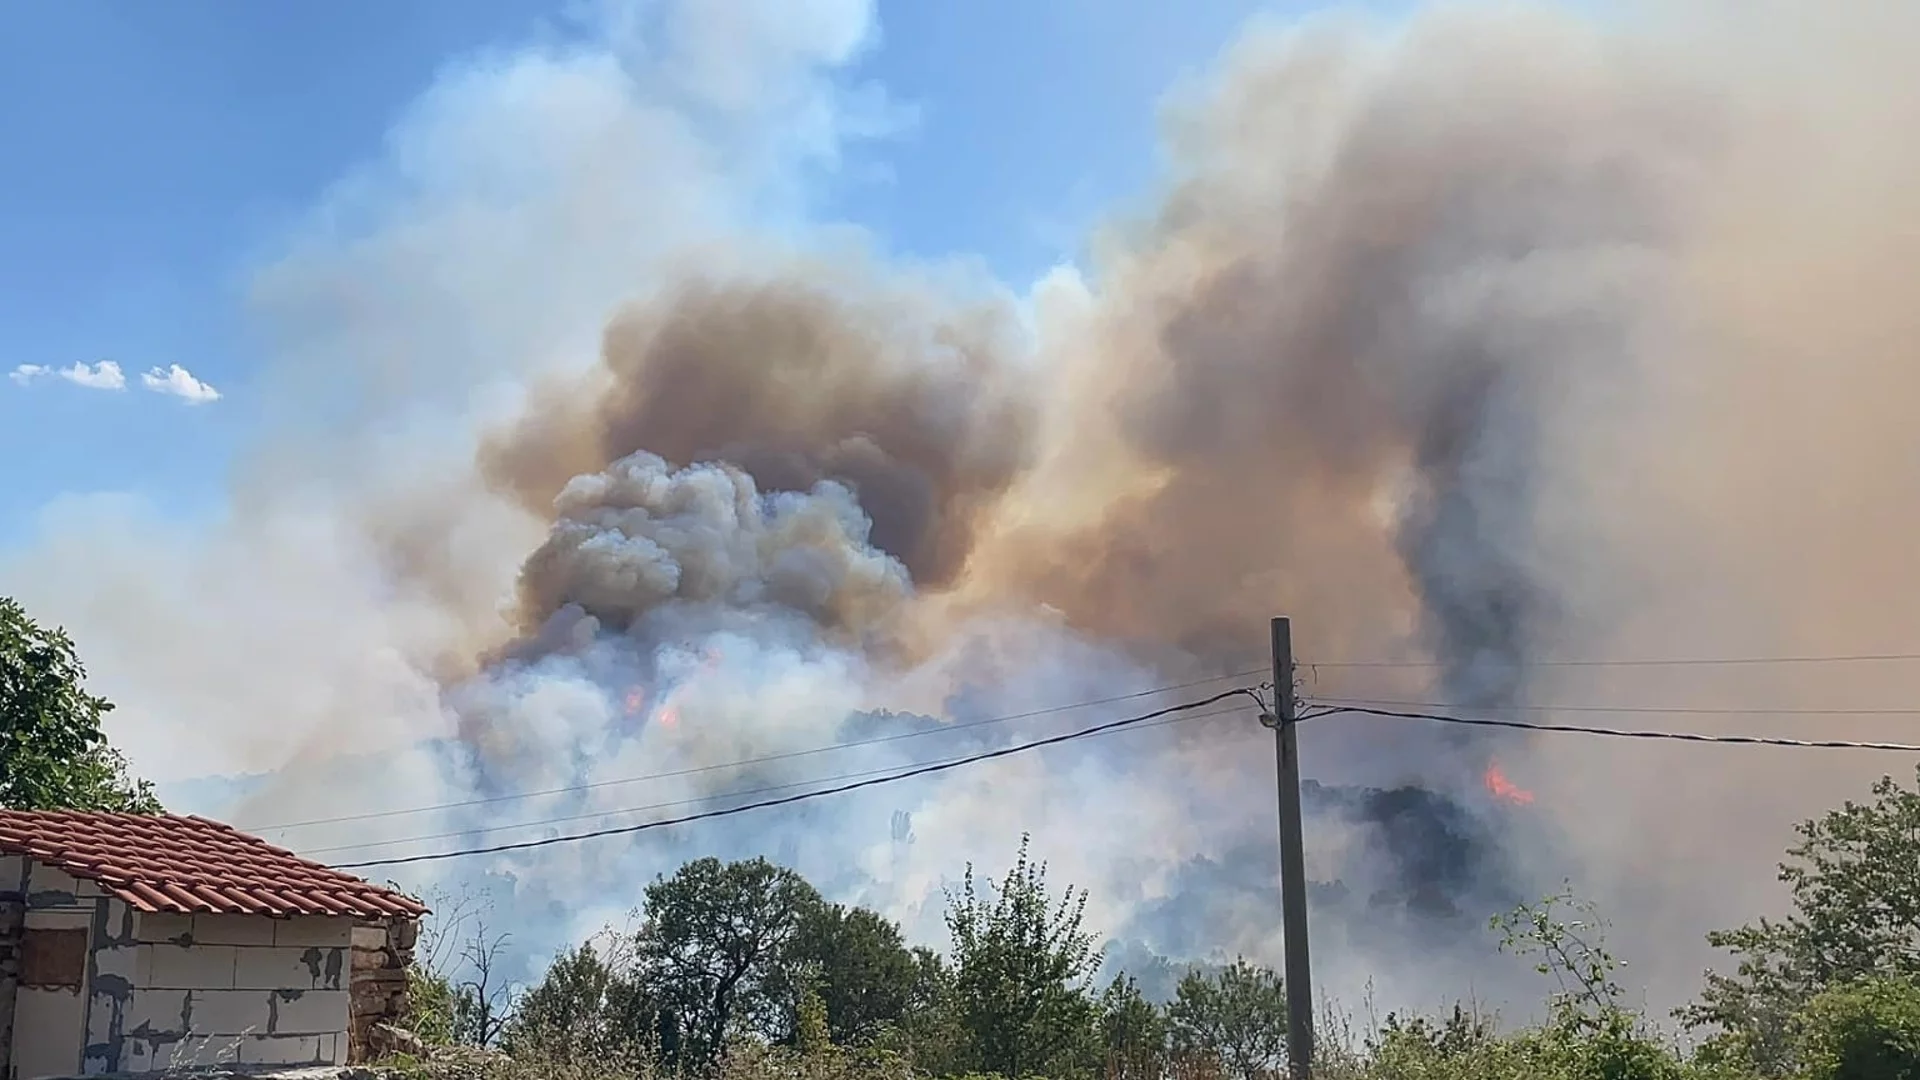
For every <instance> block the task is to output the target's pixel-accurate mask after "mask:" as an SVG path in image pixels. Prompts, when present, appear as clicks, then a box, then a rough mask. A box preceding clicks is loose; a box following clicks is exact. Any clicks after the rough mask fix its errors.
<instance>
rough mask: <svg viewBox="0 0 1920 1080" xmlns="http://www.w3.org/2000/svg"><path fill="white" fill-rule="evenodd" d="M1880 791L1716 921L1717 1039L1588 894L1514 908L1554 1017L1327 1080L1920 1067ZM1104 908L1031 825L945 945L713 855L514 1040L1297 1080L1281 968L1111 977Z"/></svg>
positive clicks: (1454, 1024) (1386, 1032)
mask: <svg viewBox="0 0 1920 1080" xmlns="http://www.w3.org/2000/svg"><path fill="white" fill-rule="evenodd" d="M1873 791H1874V793H1875V796H1876V801H1875V802H1873V803H1872V804H1870V805H1863V806H1856V805H1852V804H1849V805H1847V806H1844V807H1842V808H1841V809H1839V810H1837V811H1835V812H1834V813H1832V814H1830V815H1827V816H1826V817H1823V818H1821V819H1819V820H1817V821H1813V822H1809V823H1807V824H1806V825H1805V826H1803V827H1802V828H1801V829H1800V831H1799V842H1798V843H1796V844H1795V845H1794V847H1793V848H1792V849H1791V851H1790V852H1789V862H1788V864H1787V865H1786V866H1785V867H1784V868H1783V877H1785V878H1786V880H1787V881H1788V882H1789V884H1790V885H1792V887H1793V896H1794V907H1793V909H1792V911H1791V912H1790V913H1789V914H1788V915H1787V916H1786V917H1785V918H1783V919H1781V920H1779V921H1766V922H1762V923H1759V924H1756V925H1754V926H1752V927H1747V928H1743V929H1742V930H1740V931H1735V932H1731V933H1729V934H1726V935H1715V940H1716V941H1719V942H1721V943H1722V944H1728V945H1731V946H1738V947H1739V948H1740V949H1741V950H1744V951H1742V952H1741V954H1740V955H1741V956H1742V961H1743V962H1742V966H1741V968H1740V970H1739V971H1737V972H1736V973H1735V974H1733V975H1730V976H1725V977H1720V978H1716V979H1715V980H1714V981H1713V982H1712V983H1711V984H1710V986H1709V993H1708V995H1707V996H1706V997H1705V998H1703V1000H1702V1002H1701V1004H1700V1006H1698V1013H1697V1015H1699V1016H1703V1017H1707V1018H1709V1021H1710V1022H1712V1023H1715V1024H1718V1025H1719V1027H1718V1028H1717V1031H1718V1034H1719V1037H1718V1038H1716V1039H1715V1040H1712V1041H1710V1042H1709V1043H1708V1044H1707V1045H1705V1046H1704V1047H1701V1048H1697V1049H1686V1048H1682V1047H1681V1046H1680V1045H1678V1044H1677V1043H1676V1042H1675V1041H1673V1040H1672V1039H1671V1038H1670V1037H1669V1036H1667V1035H1665V1034H1663V1033H1662V1032H1661V1031H1660V1030H1659V1029H1658V1028H1656V1027H1655V1026H1654V1025H1653V1024H1652V1023H1651V1022H1650V1021H1649V1020H1648V1019H1647V1018H1646V1017H1645V1016H1644V1015H1643V1014H1642V1013H1640V1012H1639V1011H1637V1010H1634V1009H1632V1008H1629V1007H1628V1005H1627V1004H1626V994H1625V993H1624V991H1623V989H1622V987H1621V985H1620V982H1621V976H1620V972H1621V971H1622V968H1623V965H1622V962H1621V961H1620V960H1619V959H1617V958H1616V957H1615V956H1614V955H1613V954H1612V953H1611V952H1610V951H1609V950H1608V948H1607V945H1606V940H1605V930H1606V926H1605V924H1604V922H1603V921H1602V920H1601V919H1600V918H1599V917H1598V915H1597V913H1596V912H1595V910H1594V909H1593V907H1592V906H1591V905H1589V904H1586V903H1583V902H1582V901H1581V900H1580V899H1579V898H1578V897H1576V896H1575V895H1574V893H1573V892H1572V891H1571V889H1570V888H1569V889H1566V890H1563V891H1561V892H1558V893H1555V894H1553V895H1550V896H1547V897H1545V898H1544V899H1542V900H1540V901H1539V902H1536V903H1533V904H1526V905H1522V906H1520V907H1518V908H1516V909H1514V910H1513V911H1511V912H1508V913H1506V914H1504V915H1499V916H1495V917H1494V918H1492V919H1491V920H1490V921H1489V925H1490V929H1491V930H1492V931H1493V932H1494V933H1495V934H1496V935H1498V937H1499V939H1500V944H1501V946H1502V948H1503V949H1504V950H1505V951H1507V952H1509V953H1511V954H1513V955H1515V956H1517V957H1520V958H1522V959H1523V960H1525V961H1527V962H1529V963H1531V964H1532V965H1533V966H1534V968H1535V970H1537V971H1538V972H1539V973H1541V975H1543V976H1544V977H1546V978H1547V979H1549V980H1551V983H1550V985H1549V986H1548V988H1547V991H1546V1002H1547V1005H1548V1008H1547V1010H1546V1015H1545V1019H1544V1020H1542V1021H1539V1022H1535V1023H1530V1024H1526V1025H1521V1026H1517V1027H1510V1028H1503V1027H1502V1026H1500V1025H1497V1024H1495V1023H1494V1022H1492V1021H1491V1020H1490V1019H1488V1018H1487V1017H1484V1016H1481V1015H1479V1014H1476V1013H1471V1012H1468V1011H1466V1010H1463V1009H1461V1008H1459V1007H1455V1008H1454V1009H1453V1011H1452V1013H1451V1015H1447V1014H1445V1013H1442V1014H1439V1015H1438V1016H1437V1017H1435V1018H1428V1017H1421V1016H1410V1017H1401V1016H1391V1015H1390V1016H1388V1017H1387V1018H1386V1020H1385V1022H1384V1023H1383V1024H1380V1025H1378V1026H1376V1027H1374V1028H1373V1029H1371V1030H1370V1031H1369V1032H1366V1033H1364V1034H1363V1035H1362V1036H1360V1037H1358V1038H1356V1037H1354V1035H1353V1034H1352V1031H1351V1029H1350V1028H1346V1027H1342V1026H1341V1025H1340V1024H1338V1023H1333V1024H1327V1025H1324V1026H1322V1027H1321V1031H1320V1041H1319V1044H1318V1049H1319V1054H1320V1056H1319V1064H1318V1065H1317V1066H1316V1069H1315V1077H1316V1080H1760V1078H1764V1077H1783V1078H1789V1080H1920V971H1917V970H1916V969H1920V962H1916V959H1915V955H1914V949H1915V945H1916V942H1920V927H1917V926H1916V920H1915V917H1914V913H1915V912H1916V911H1917V910H1920V902H1916V899H1915V897H1916V894H1917V893H1920V889H1916V888H1915V884H1914V878H1915V875H1916V874H1920V794H1916V793H1914V792H1911V791H1908V790H1907V789H1904V788H1902V787H1900V786H1899V785H1896V784H1894V783H1893V782H1892V781H1890V780H1888V781H1882V782H1881V783H1880V784H1879V785H1877V786H1876V787H1875V788H1874V789H1873ZM1085 904H1086V895H1085V894H1084V893H1082V892H1078V891H1076V890H1074V889H1072V888H1067V889H1064V890H1062V891H1061V892H1059V893H1058V894H1056V893H1055V892H1054V891H1053V890H1051V889H1050V888H1049V886H1048V884H1047V881H1046V876H1045V867H1044V866H1042V865H1040V864H1038V863H1036V862H1034V861H1032V860H1031V859H1030V858H1029V856H1028V854H1027V847H1026V844H1025V841H1024V840H1023V842H1022V845H1021V848H1020V852H1019V856H1018V858H1017V860H1016V861H1015V863H1014V865H1013V867H1012V869H1011V870H1009V871H1008V872H1007V874H1006V875H1005V877H1004V878H1002V879H1001V880H999V881H998V882H997V883H996V884H995V885H994V886H992V887H986V888H976V885H975V879H974V875H973V872H972V868H971V867H969V868H968V870H967V873H966V875H965V877H964V879H963V884H962V886H961V888H959V889H958V890H957V891H956V892H955V893H954V894H951V895H949V897H948V909H947V912H946V915H947V927H948V930H949V933H950V941H949V947H948V949H947V951H946V953H945V954H944V955H941V954H938V953H935V952H934V951H932V950H930V949H926V948H910V947H908V945H907V943H906V942H905V940H904V939H903V938H902V936H901V934H900V929H899V927H898V926H896V925H894V924H893V923H891V922H889V921H888V920H886V919H885V918H884V917H882V916H881V915H879V914H878V913H876V912H872V911H868V910H865V909H862V908H857V907H845V906H839V905H832V904H828V903H825V902H824V901H822V900H821V899H820V897H819V896H818V894H817V893H816V892H815V891H814V890H813V888H812V886H810V885H808V884H807V883H806V882H805V881H804V880H802V879H801V878H800V877H799V875H797V874H794V873H793V872H791V871H786V870H781V869H779V868H776V867H773V866H771V865H770V864H767V863H765V862H764V861H761V860H753V861H750V862H744V863H724V864H723V863H720V862H718V861H717V860H712V859H706V860H701V861H699V862H695V863H690V864H688V865H687V866H686V867H683V868H682V869H681V870H680V871H679V872H678V873H676V874H674V875H673V876H672V877H670V878H665V879H661V880H659V881H657V882H656V883H655V884H654V885H652V886H650V887H648V888H647V890H646V895H645V898H644V902H643V904H642V911H641V914H642V915H643V924H642V929H641V930H640V931H639V932H638V933H637V934H635V933H629V934H624V935H613V936H610V937H609V938H608V939H607V940H606V943H605V944H604V945H603V946H601V947H597V948H593V949H589V948H584V947H583V948H581V949H577V950H574V951H571V952H569V953H566V954H563V955H562V956H561V957H559V958H558V959H557V960H556V961H555V962H554V964H553V966H552V968H551V969H550V970H549V971H548V973H547V975H546V977H545V978H544V979H543V980H542V981H541V982H540V983H539V984H538V985H536V986H535V987H533V988H532V989H531V990H529V991H527V992H526V993H524V994H520V995H517V996H514V997H512V998H511V1001H512V1002H513V1003H514V1005H515V1008H516V1011H515V1013H514V1016H513V1018H512V1019H511V1021H509V1022H508V1023H507V1025H506V1029H505V1035H504V1037H503V1040H502V1041H503V1042H504V1043H505V1044H506V1045H507V1046H508V1047H509V1048H510V1049H511V1051H512V1052H513V1054H514V1055H516V1056H522V1057H525V1058H527V1059H528V1060H531V1061H535V1062H539V1063H542V1067H543V1068H545V1069H546V1071H545V1072H538V1073H532V1074H528V1075H527V1076H526V1077H524V1078H523V1080H532V1077H533V1076H535V1075H538V1076H540V1077H542V1078H543V1080H545V1078H548V1077H551V1076H566V1077H569V1078H571V1080H592V1077H598V1076H600V1075H602V1073H592V1072H591V1070H593V1069H602V1070H604V1069H606V1068H608V1067H609V1066H608V1063H613V1064H612V1066H611V1067H613V1068H614V1069H615V1070H616V1071H617V1073H618V1075H619V1076H621V1077H623V1078H626V1077H631V1078H633V1080H638V1078H640V1077H642V1076H645V1077H649V1078H651V1077H658V1076H664V1075H667V1074H670V1073H677V1074H678V1075H681V1076H689V1077H691V1076H709V1077H715V1078H716V1080H771V1078H773V1077H776V1076H778V1077H781V1078H783V1080H786V1078H792V1077H818V1078H821V1080H829V1078H831V1080H855V1078H862V1080H906V1077H908V1076H910V1075H911V1076H916V1077H922V1078H929V1077H937V1078H945V1080H993V1078H998V1080H1038V1078H1048V1080H1092V1078H1094V1077H1096V1076H1098V1077H1101V1078H1102V1080H1225V1078H1227V1077H1234V1078H1236V1080H1238V1078H1249V1080H1251V1078H1259V1080H1277V1078H1278V1077H1279V1076H1281V1075H1283V1073H1284V1064H1285V1050H1286V1046H1285V1037H1286V1021H1287V1011H1286V1003H1285V993H1284V986H1283V984H1282V982H1281V979H1280V977H1279V976H1278V975H1277V974H1276V973H1274V972H1273V971H1270V970H1268V969H1266V968H1263V967H1259V966H1257V965H1255V964H1252V963H1249V962H1247V961H1245V960H1237V961H1235V963H1234V964H1233V965H1231V966H1230V967H1227V968H1224V969H1220V970H1212V971H1198V970H1196V971H1193V972H1190V973H1189V974H1188V975H1187V976H1186V977H1185V978H1184V979H1182V980H1181V981H1180V983H1179V986H1178V987H1177V989H1176V991H1175V993H1174V996H1173V1000H1172V1001H1171V1002H1169V1003H1167V1004H1166V1005H1164V1006H1162V1005H1159V1004H1156V1003H1155V1002H1153V1001H1151V1000H1148V999H1147V998H1146V997H1145V995H1143V994H1142V993H1141V991H1140V988H1139V985H1138V984H1137V983H1136V982H1135V981H1134V980H1133V979H1131V978H1128V977H1126V976H1125V975H1121V976H1119V977H1116V978H1114V979H1113V980H1111V981H1110V982H1108V983H1107V984H1106V985H1105V987H1104V989H1101V990H1097V991H1096V989H1095V987H1094V986H1093V983H1092V977H1093V974H1094V971H1095V970H1096V968H1097V967H1098V966H1099V965H1100V963H1101V951H1100V949H1099V948H1098V947H1097V945H1096V942H1095V939H1094V937H1093V935H1092V934H1091V933H1090V932H1089V931H1088V930H1087V929H1086V928H1085V927H1084V925H1083V915H1084V910H1085ZM484 940H485V938H484V934H483V935H482V941H484ZM472 955H475V953H474V950H473V949H472V948H471V947H470V948H469V950H468V956H469V958H471V956H472ZM479 955H485V950H484V949H481V950H480V953H479ZM469 966H471V965H469ZM482 981H484V980H482ZM476 985H477V984H476V982H475V980H473V979H468V980H465V981H444V980H443V981H442V983H441V984H439V985H438V987H437V990H436V988H435V987H433V986H427V985H424V984H423V985H422V987H421V989H424V990H427V991H430V992H437V993H439V995H440V996H441V997H442V998H444V999H446V1000H447V1002H449V1005H448V1006H447V1007H446V1009H445V1010H444V1011H446V1012H447V1013H449V1015H450V1016H451V1017H452V1018H453V1019H452V1020H451V1021H450V1022H449V1023H448V1024H447V1025H446V1026H447V1027H448V1028H450V1029H452V1030H454V1031H455V1032H456V1035H455V1037H456V1038H467V1039H479V1038H483V1037H484V1034H483V1033H481V1032H477V1031H476V1030H475V1029H476V1026H478V1027H484V1025H476V1024H475V1023H474V1022H473V1019H474V1017H473V1015H472V1014H474V1013H475V1002H474V1001H473V1000H471V999H473V998H474V994H473V990H474V988H475V986H476ZM463 998H464V999H468V1004H467V1005H466V1006H465V1007H464V1012H463V1007H462V1006H461V1005H460V1004H459V1003H460V1001H461V1000H463ZM482 999H485V995H482ZM462 1016H465V1017H466V1019H464V1020H462V1019H460V1018H461V1017H462ZM1761 1021H1763V1022H1761ZM1756 1032H1757V1033H1758V1034H1759V1035H1764V1036H1765V1037H1766V1038H1768V1039H1772V1040H1774V1041H1773V1042H1772V1043H1765V1042H1763V1041H1762V1040H1761V1039H1760V1038H1758V1037H1757V1036H1756V1035H1755V1033H1756ZM461 1033H464V1034H461ZM1760 1051H1765V1053H1762V1052H1760ZM556 1061H559V1062H564V1063H567V1064H565V1066H564V1067H558V1066H555V1065H553V1063H554V1062H556ZM583 1070H584V1071H583ZM609 1080H611V1077H609Z"/></svg>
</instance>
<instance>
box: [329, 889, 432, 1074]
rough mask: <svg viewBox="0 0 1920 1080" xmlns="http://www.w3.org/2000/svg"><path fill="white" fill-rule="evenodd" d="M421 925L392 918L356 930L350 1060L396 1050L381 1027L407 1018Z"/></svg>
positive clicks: (354, 1061) (359, 1060) (360, 1060)
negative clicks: (408, 999) (381, 1032)
mask: <svg viewBox="0 0 1920 1080" xmlns="http://www.w3.org/2000/svg"><path fill="white" fill-rule="evenodd" d="M419 935H420V924H419V923H418V922H417V921H415V920H413V919H405V918H399V917H395V918H391V919H386V920H382V921H379V922H371V921H369V922H362V923H360V924H358V925H356V926H355V927H354V928H353V961H352V964H351V965H350V967H351V970H352V975H351V978H350V981H349V984H348V989H349V1000H350V1002H351V1004H350V1006H349V1016H350V1020H349V1023H348V1028H347V1033H348V1037H347V1058H346V1060H347V1061H348V1062H349V1063H351V1064H356V1065H358V1064H362V1063H365V1062H368V1061H373V1060H375V1059H377V1058H380V1057H382V1056H384V1055H385V1054H387V1053H388V1052H390V1051H392V1050H393V1047H391V1046H388V1045H386V1044H385V1043H384V1041H383V1040H382V1039H381V1037H380V1028H381V1027H382V1026H386V1025H391V1026H395V1027H398V1026H401V1025H403V1024H404V1023H405V1021H406V1018H407V1005H408V1002H407V978H408V973H409V972H410V971H411V970H412V968H413V947H414V945H415V943H416V942H417V941H418V939H419Z"/></svg>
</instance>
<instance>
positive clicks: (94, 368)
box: [7, 360, 127, 390]
mask: <svg viewBox="0 0 1920 1080" xmlns="http://www.w3.org/2000/svg"><path fill="white" fill-rule="evenodd" d="M49 375H58V376H59V377H60V378H62V379H65V380H67V381H68V382H70V383H72V384H74V385H75V386H84V387H86V388H87V389H89V390H124V389H126V388H127V376H126V374H125V373H124V372H122V371H121V370H120V365H119V364H116V363H114V362H113V361H111V360H102V361H100V362H99V363H97V364H83V363H80V362H78V361H76V362H75V363H73V364H72V365H70V366H68V367H63V368H50V367H48V366H46V365H45V364H21V365H20V366H19V367H17V368H14V369H13V371H11V372H10V373H8V376H7V377H8V378H10V379H12V380H13V381H14V382H17V383H19V384H20V385H21V386H25V385H27V384H28V383H30V382H32V381H34V380H35V379H41V378H45V377H47V376H49Z"/></svg>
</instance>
